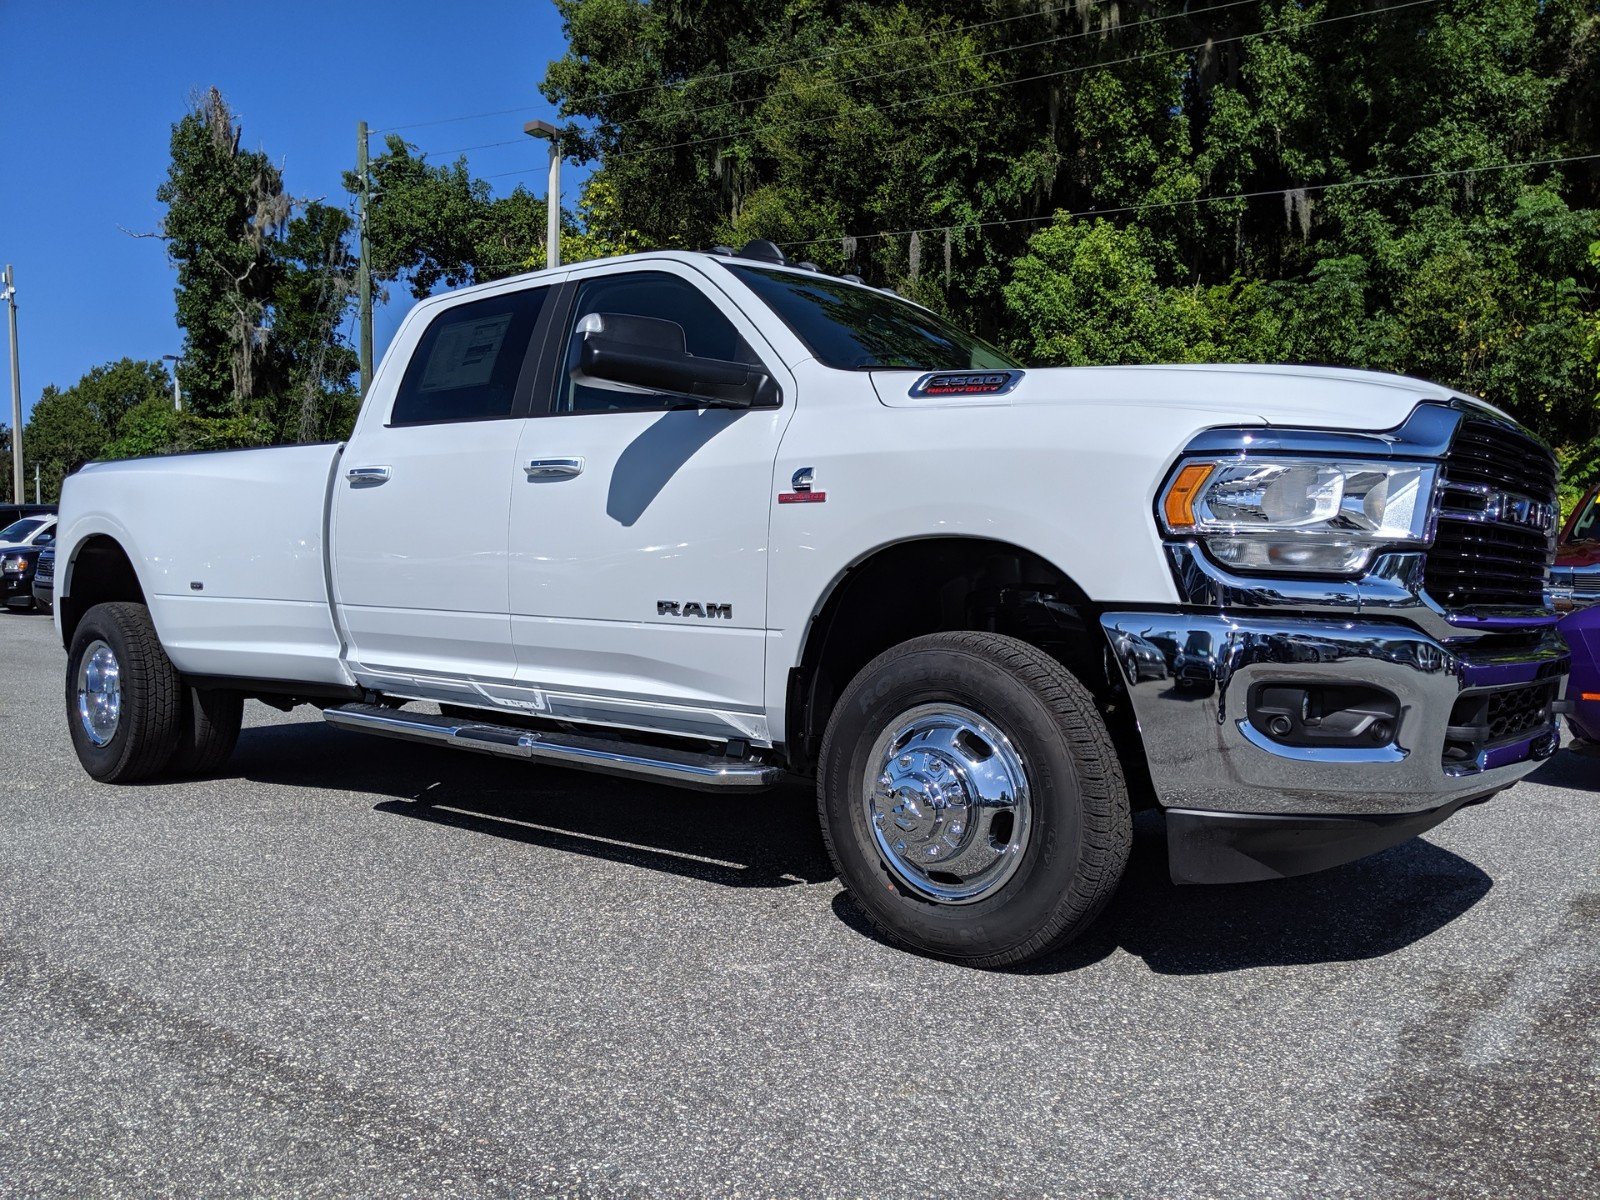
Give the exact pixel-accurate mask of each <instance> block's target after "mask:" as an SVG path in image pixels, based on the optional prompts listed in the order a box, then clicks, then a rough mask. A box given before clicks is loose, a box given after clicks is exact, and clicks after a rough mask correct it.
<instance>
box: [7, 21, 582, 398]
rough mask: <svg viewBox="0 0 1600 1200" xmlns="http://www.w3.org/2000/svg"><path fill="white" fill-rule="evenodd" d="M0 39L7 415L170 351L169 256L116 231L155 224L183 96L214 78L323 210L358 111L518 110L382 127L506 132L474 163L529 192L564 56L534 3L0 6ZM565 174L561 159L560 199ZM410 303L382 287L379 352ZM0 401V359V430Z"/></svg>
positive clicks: (376, 121) (425, 132) (416, 139)
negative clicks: (88, 376) (101, 372)
mask: <svg viewBox="0 0 1600 1200" xmlns="http://www.w3.org/2000/svg"><path fill="white" fill-rule="evenodd" d="M0 46H4V47H5V51H6V53H5V58H4V63H3V64H0V65H3V76H0V85H3V86H4V88H5V103H4V108H3V113H4V116H3V117H0V262H10V263H12V264H13V265H14V266H15V269H16V275H17V299H18V301H19V305H18V309H17V319H18V323H19V325H20V342H21V360H22V402H23V409H24V413H26V411H27V410H28V409H29V408H31V406H32V404H33V402H34V400H36V399H37V398H38V396H39V393H40V391H41V389H42V388H43V387H44V386H45V385H46V384H48V383H54V384H57V385H59V386H62V387H66V386H68V385H70V384H72V383H73V382H75V381H76V380H77V379H78V377H79V376H80V375H82V374H83V373H84V372H85V371H86V370H88V369H89V368H90V367H92V366H94V365H96V364H97V363H103V362H109V361H113V360H115V359H118V358H122V357H123V356H125V355H126V356H131V357H134V358H159V357H160V356H161V355H163V354H176V353H178V351H179V350H180V349H181V331H180V330H179V329H178V327H177V324H176V323H175V320H174V317H173V298H172V289H173V278H174V277H173V272H172V269H171V267H169V266H168V265H167V260H166V252H165V250H164V248H163V246H162V244H161V243H160V242H159V241H157V240H155V239H151V238H145V239H136V238H133V237H130V236H128V235H127V234H126V233H124V232H122V230H123V229H128V230H132V231H135V232H148V231H152V230H155V229H156V228H157V227H158V226H159V223H160V220H161V206H160V205H159V204H157V203H156V199H155V191H156V187H157V185H158V184H160V182H161V181H162V179H163V178H164V176H165V174H166V168H167V138H168V134H169V132H170V128H171V125H172V123H173V122H174V121H176V120H178V119H179V118H180V117H181V116H182V115H183V113H184V111H185V110H186V106H187V104H188V99H189V97H190V95H191V94H192V93H193V92H195V91H196V90H201V89H204V88H206V87H208V86H210V85H212V84H215V85H216V86H217V87H219V88H221V89H222V92H223V95H224V96H226V97H227V99H228V101H229V103H230V104H231V105H232V106H233V109H234V111H235V112H236V113H237V114H238V116H239V118H240V121H241V124H242V125H243V128H244V137H243V144H244V145H246V146H249V147H252V148H254V147H260V148H262V149H264V150H266V151H267V152H268V153H269V154H270V155H271V156H272V158H273V159H274V161H276V162H278V163H280V164H281V165H282V167H283V171H284V178H285V183H286V186H287V187H288V190H289V191H290V192H291V193H292V194H294V195H297V196H308V197H325V198H326V199H327V200H328V201H329V202H331V203H338V204H343V203H345V202H346V200H347V199H348V196H347V195H346V193H345V192H344V191H343V189H342V188H341V187H340V183H339V177H340V172H342V171H345V170H348V169H350V168H351V167H353V166H354V160H355V149H356V122H357V121H358V120H362V119H365V120H366V121H367V123H368V124H369V125H371V126H372V127H373V128H374V129H382V128H385V127H390V126H397V125H412V124H413V123H418V122H436V121H441V120H443V119H445V118H451V117H458V116H464V115H469V114H480V113H488V112H491V111H494V110H501V109H515V110H517V111H515V112H504V113H500V114H499V115H495V116H482V117H477V118H476V119H473V120H467V121H454V122H451V123H448V124H426V125H419V126H417V127H415V128H408V129H403V130H400V131H399V132H401V133H402V134H403V136H405V137H406V138H407V139H408V140H410V141H412V142H413V143H415V144H416V145H417V146H419V147H420V148H421V149H423V150H425V151H429V152H430V154H431V155H436V154H437V152H439V151H450V150H454V149H456V148H459V147H468V146H478V145H481V144H483V143H491V142H500V141H510V142H512V143H513V144H512V145H508V146H494V147H489V148H485V149H476V150H471V151H469V152H468V154H467V160H468V162H469V164H470V166H471V169H472V171H473V173H474V174H476V175H480V176H498V177H497V178H494V179H493V180H492V181H491V182H492V185H493V187H494V188H495V190H496V192H497V193H502V192H507V191H510V190H511V189H512V188H513V187H515V186H516V185H517V184H518V183H522V184H524V185H525V186H527V187H528V188H529V189H530V190H531V191H533V192H534V193H535V194H538V195H543V193H544V172H545V162H546V159H545V153H544V150H543V146H542V144H541V143H534V142H533V141H531V140H530V139H526V138H523V137H522V132H521V131H522V123H523V122H524V121H526V120H531V119H533V118H536V117H544V118H546V119H550V118H553V116H554V112H553V110H552V108H551V106H550V105H549V104H548V103H547V102H546V101H545V100H544V98H543V97H542V96H540V95H539V92H538V83H539V80H540V79H541V78H542V77H543V74H544V69H545V66H546V64H547V63H548V62H549V61H550V60H551V59H552V58H556V57H559V56H560V55H561V53H562V52H563V50H564V48H565V45H564V42H563V39H562V36H561V22H560V19H559V17H558V16H557V13H556V10H555V6H554V5H553V4H551V3H549V0H470V2H469V3H455V4H449V3H446V4H441V3H438V0H434V2H432V3H422V2H420V0H384V2H379V0H360V2H357V0H322V2H321V3H314V2H312V0H284V2H280V3H276V4H269V5H265V6H245V5H237V4H218V3H216V2H215V0H211V2H209V3H200V2H198V0H159V2H155V3H140V4H132V3H128V2H127V0H122V2H120V3H112V2H110V0H70V2H63V0H54V2H51V3H31V2H29V0H0ZM381 144H382V140H381V138H377V137H375V138H374V139H373V145H374V150H377V149H378V148H380V147H381ZM445 157H448V158H453V157H455V155H453V154H449V155H445ZM504 172H510V174H502V173H504ZM581 177H582V173H581V172H579V171H578V170H576V169H575V168H574V167H573V166H572V165H571V164H570V163H569V164H567V168H566V170H565V172H564V175H563V180H562V184H563V187H562V190H563V193H564V194H565V196H566V197H567V199H568V202H569V203H571V200H572V198H573V196H574V195H575V189H576V186H577V184H578V183H579V182H580V180H581ZM411 303H412V301H411V299H410V296H409V294H408V293H407V292H406V291H405V290H404V289H403V288H401V289H395V290H394V291H393V294H392V295H391V298H390V303H389V304H388V305H387V306H386V308H385V309H384V310H381V311H380V312H379V314H378V316H377V318H376V320H375V322H374V329H375V332H376V341H377V349H378V353H379V354H380V355H381V353H382V351H383V348H384V346H386V345H387V344H388V340H389V337H390V336H391V335H392V334H393V332H394V330H395V329H396V328H397V327H398V324H399V320H400V318H401V317H402V316H403V315H404V314H405V311H406V309H407V308H409V307H410V305H411ZM4 356H5V349H4V345H3V334H0V362H4V361H5V360H4ZM6 366H9V363H6ZM10 405H11V395H10V381H9V378H8V377H7V376H6V374H5V368H4V367H0V423H4V424H9V423H10Z"/></svg>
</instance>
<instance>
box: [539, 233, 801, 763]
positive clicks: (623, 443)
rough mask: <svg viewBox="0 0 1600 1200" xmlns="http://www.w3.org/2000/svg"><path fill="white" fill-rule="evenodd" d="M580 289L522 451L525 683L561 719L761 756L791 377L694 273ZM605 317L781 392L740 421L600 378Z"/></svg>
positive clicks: (584, 278)
mask: <svg viewBox="0 0 1600 1200" xmlns="http://www.w3.org/2000/svg"><path fill="white" fill-rule="evenodd" d="M574 275H575V278H574V279H573V281H572V282H571V283H569V284H568V285H567V288H566V289H565V293H564V296H563V302H562V305H561V307H562V309H563V310H564V311H563V313H562V316H561V317H560V318H559V321H560V324H559V327H558V328H557V329H556V330H553V331H552V345H553V347H554V349H553V352H552V356H551V357H552V359H553V362H554V367H555V371H554V380H553V383H552V385H551V387H550V388H549V395H550V403H549V405H548V407H547V408H546V409H545V411H544V412H543V413H542V414H540V413H539V412H538V411H537V410H536V412H535V415H534V416H533V418H532V419H531V420H529V421H528V422H527V424H526V425H525V426H524V429H523V433H522V442H521V445H520V446H519V448H518V450H517V465H518V468H519V472H520V477H519V478H518V479H517V480H516V482H515V483H514V485H513V488H512V498H511V635H512V639H513V641H514V642H515V643H516V648H517V660H518V679H519V681H520V682H522V683H524V684H527V685H529V686H532V687H535V688H537V689H538V690H539V692H540V694H541V702H542V703H543V704H544V705H545V706H547V708H548V711H549V713H550V714H551V715H554V716H565V717H569V718H572V719H580V720H587V721H597V722H602V723H608V724H613V725H620V726H634V727H646V728H653V729H661V730H671V731H674V732H678V733H685V734H695V735H700V736H705V737H712V738H747V739H750V740H753V741H756V742H758V743H760V742H763V741H765V740H767V735H768V731H767V729H766V721H765V717H764V714H763V707H764V700H765V697H764V684H763V674H764V671H763V668H764V663H765V642H766V612H767V597H766V572H767V564H766V559H767V553H766V550H767V535H768V518H769V514H770V511H771V504H772V496H773V486H772V478H773V476H772V472H773V462H774V459H775V458H776V455H777V449H778V442H779V439H780V438H781V437H782V434H783V428H784V426H785V424H786V423H787V422H788V420H789V416H790V414H791V413H792V411H793V404H792V397H793V390H794V389H793V384H792V381H790V377H789V376H788V375H787V374H786V373H785V372H784V371H783V369H782V364H781V362H780V360H779V359H778V358H777V356H776V355H775V354H773V353H772V351H771V348H770V347H769V346H768V345H767V343H766V342H765V341H764V340H763V339H762V338H761V336H760V334H759V332H758V331H757V330H756V328H755V326H754V325H753V324H751V322H750V321H749V320H748V319H747V318H745V317H744V315H743V314H742V313H740V312H739V310H738V309H737V307H736V306H735V305H733V303H732V302H731V301H729V300H728V298H727V297H726V296H725V295H724V294H723V293H722V292H720V291H719V290H718V289H717V288H716V287H715V286H714V285H713V284H712V283H711V282H710V281H709V280H708V279H706V277H705V276H704V275H702V274H701V273H700V272H698V271H696V270H694V269H693V268H692V267H690V266H688V265H686V264H682V263H665V262H664V263H660V264H652V265H651V266H650V268H649V269H648V270H642V269H640V268H639V267H638V266H636V265H635V266H623V267H617V268H602V269H599V270H594V271H584V272H575V273H574ZM608 316H618V317H623V318H645V319H646V320H645V321H643V322H639V321H633V322H632V323H631V325H630V324H629V323H628V322H626V321H622V322H613V323H612V324H613V327H617V326H625V327H629V328H644V329H648V330H652V331H654V333H655V334H656V335H660V336H667V337H668V338H669V340H675V339H676V338H677V337H678V334H679V333H681V338H682V340H681V343H679V344H680V346H681V348H682V349H685V350H687V352H688V353H689V354H691V355H695V356H697V357H706V358H716V359H722V360H731V361H733V362H738V363H745V364H750V365H754V366H756V367H758V368H764V369H765V370H766V371H767V373H769V374H770V375H772V377H773V379H774V380H775V381H777V382H778V383H779V389H778V391H777V392H775V393H774V394H772V395H771V396H770V397H768V399H767V400H766V402H765V406H763V407H752V408H746V409H738V410H732V409H725V408H715V407H706V406H705V405H704V404H703V402H702V403H699V404H697V403H696V402H695V401H694V400H692V399H688V398H686V397H685V396H683V395H678V394H672V393H670V392H668V391H665V390H662V389H658V388H656V387H653V386H651V385H650V383H649V382H645V383H641V384H638V385H636V386H631V387H630V386H621V385H617V384H614V383H605V382H603V381H599V380H595V379H592V378H590V377H588V376H585V375H584V374H583V372H582V370H581V364H580V358H581V350H582V345H581V342H582V338H583V336H584V333H585V330H590V329H593V328H596V327H597V326H598V325H599V324H600V323H602V322H604V321H605V320H606V318H607V317H608ZM597 317H598V320H597V319H596V318H597ZM586 318H588V320H587V321H586ZM668 326H670V327H671V328H668Z"/></svg>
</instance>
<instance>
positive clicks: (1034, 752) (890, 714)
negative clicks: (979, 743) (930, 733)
mask: <svg viewBox="0 0 1600 1200" xmlns="http://www.w3.org/2000/svg"><path fill="white" fill-rule="evenodd" d="M940 704H952V705H957V706H960V707H961V708H962V709H965V710H969V711H970V712H972V713H976V714H977V715H978V716H980V717H982V718H983V719H984V720H985V721H986V722H989V723H990V724H992V725H993V727H994V728H995V729H996V730H998V731H999V732H1001V733H1003V734H1004V736H1005V738H1006V739H1008V740H1009V743H1010V746H1011V747H1012V748H1014V751H1015V754H1016V756H1017V757H1018V758H1019V759H1020V763H1021V766H1022V768H1023V771H1024V775H1025V777H1026V782H1027V786H1028V792H1029V808H1030V814H1031V816H1030V821H1031V829H1030V832H1029V834H1028V837H1027V840H1026V842H1025V843H1024V844H1022V845H1021V847H1020V851H1019V852H1018V855H1017V865H1016V866H1015V868H1014V869H1013V873H1012V874H1011V875H1010V876H1009V878H1006V879H1005V880H1004V882H998V881H997V882H996V884H995V886H994V890H993V891H992V892H990V893H988V894H983V895H981V896H980V897H979V898H976V899H971V900H969V901H967V902H964V903H948V902H943V901H941V900H938V899H930V898H929V897H927V896H925V895H923V894H921V893H919V892H918V891H916V890H915V889H913V888H911V887H908V886H907V884H906V881H905V879H904V878H902V876H901V875H900V874H897V873H896V871H895V870H894V869H892V868H891V867H890V866H889V863H888V861H887V858H886V856H885V854H884V853H883V852H881V851H880V849H879V847H878V845H877V843H876V841H875V838H874V832H873V827H872V821H871V819H870V818H869V817H868V815H867V808H866V793H865V789H866V784H867V772H868V770H869V769H872V770H873V771H876V770H877V767H878V764H876V763H869V761H868V760H869V758H871V757H872V756H873V753H874V748H875V745H876V744H877V743H878V742H879V740H880V738H882V737H886V736H887V735H888V732H889V730H890V729H891V728H893V727H894V726H893V723H894V722H896V721H897V719H899V718H902V717H904V716H906V715H908V714H910V713H911V712H912V711H913V710H918V709H921V708H923V707H925V706H938V705H940ZM898 753H899V751H894V752H893V753H891V754H890V758H893V757H894V755H895V754H898ZM901 761H902V765H903V764H904V762H905V760H901ZM817 807H818V811H819V814H820V816H821V819H822V833H823V838H824V840H825V841H826V843H827V846H828V853H829V855H830V856H831V857H832V859H833V863H834V866H835V867H836V868H837V869H838V871H839V875H840V878H841V880H842V881H843V882H844V884H845V886H846V887H847V888H848V889H849V890H850V893H851V895H852V896H853V897H854V898H855V900H856V902H857V903H858V904H859V905H860V907H861V909H862V910H863V912H864V913H865V914H866V916H867V917H868V919H869V920H871V922H872V923H873V925H874V926H875V927H876V928H877V929H878V930H879V931H880V932H882V933H883V934H884V935H886V936H887V937H888V938H889V939H890V940H892V941H894V942H897V943H899V944H901V945H903V946H906V947H908V948H910V949H913V950H917V951H920V952H923V953H927V954H932V955H937V956H939V957H942V958H949V959H953V960H957V961H960V962H963V963H965V964H968V965H971V966H978V967H1008V966H1015V965H1018V964H1021V963H1024V962H1027V961H1029V960H1030V959H1034V958H1039V957H1041V956H1044V955H1047V954H1049V953H1051V952H1052V951H1054V950H1057V949H1059V948H1060V947H1061V946H1064V945H1065V944H1066V943H1067V942H1069V941H1071V940H1072V938H1074V937H1075V936H1076V935H1077V934H1079V933H1081V932H1082V931H1083V930H1084V929H1085V928H1086V927H1087V926H1088V925H1089V924H1090V923H1091V922H1092V921H1093V920H1094V919H1095V917H1097V916H1098V915H1099V914H1100V912H1101V910H1102V909H1103V908H1104V907H1105V905H1106V903H1107V902H1108V901H1109V900H1110V899H1111V896H1112V894H1113V893H1114V892H1115V890H1116V887H1117V884H1118V882H1119V881H1120V880H1121V878H1122V873H1123V870H1124V868H1125V867H1126V866H1127V862H1128V854H1129V850H1130V847H1131V844H1132V840H1133V824H1132V818H1131V815H1130V811H1129V804H1128V791H1127V787H1126V785H1125V784H1124V782H1123V777H1122V768H1121V764H1120V763H1119V762H1118V761H1117V757H1116V752H1115V751H1114V750H1113V748H1112V745H1111V737H1110V734H1109V733H1108V732H1107V730H1106V727H1105V722H1104V721H1103V720H1102V719H1101V717H1100V714H1099V712H1098V710H1097V709H1096V707H1095V703H1094V699H1093V697H1092V696H1091V695H1090V694H1089V692H1088V690H1087V689H1086V688H1085V687H1084V686H1083V685H1082V684H1081V683H1079V682H1078V680H1077V679H1076V678H1075V677H1074V676H1073V675H1072V674H1071V673H1070V672H1069V671H1068V670H1067V669H1066V668H1065V667H1064V666H1062V665H1061V663H1059V662H1058V661H1057V660H1055V659H1054V658H1051V657H1050V656H1049V655H1048V654H1046V653H1044V652H1043V651H1042V650H1039V649H1037V648H1036V647H1033V646H1030V645H1028V644H1027V643H1026V642H1021V641H1018V640H1017V639H1015V638H1010V637H1003V636H1001V635H999V634H990V633H936V634H930V635H928V636H927V637H920V638H916V639H914V640H912V641H909V642H904V643H902V644H901V645H898V646H895V647H894V648H892V649H890V650H888V651H886V652H885V653H883V654H881V655H879V656H878V657H877V658H876V659H874V660H873V661H872V662H870V663H868V664H867V666H866V667H865V668H863V669H862V671H861V672H860V674H858V675H857V676H856V677H855V678H854V679H853V680H852V681H851V682H850V685H849V686H848V687H847V688H845V691H844V694H843V695H842V696H840V698H839V702H838V705H837V706H836V707H835V708H834V711H833V715H832V718H831V719H830V720H829V722H828V729H827V733H826V735H825V737H824V738H823V743H822V752H821V760H820V765H819V770H818V775H817ZM897 811H898V810H897ZM883 828H887V827H886V826H885V827H883Z"/></svg>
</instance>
